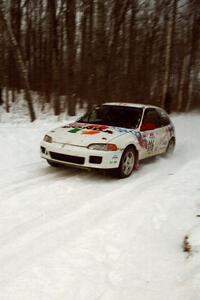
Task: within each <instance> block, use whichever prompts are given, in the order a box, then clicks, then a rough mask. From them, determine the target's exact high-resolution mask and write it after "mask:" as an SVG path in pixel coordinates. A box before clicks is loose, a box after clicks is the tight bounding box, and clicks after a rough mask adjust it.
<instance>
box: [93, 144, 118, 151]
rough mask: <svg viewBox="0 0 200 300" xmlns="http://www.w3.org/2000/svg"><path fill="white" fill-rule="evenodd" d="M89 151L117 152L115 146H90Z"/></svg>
mask: <svg viewBox="0 0 200 300" xmlns="http://www.w3.org/2000/svg"><path fill="white" fill-rule="evenodd" d="M88 149H91V150H102V151H117V146H116V145H115V144H90V145H89V146H88Z"/></svg>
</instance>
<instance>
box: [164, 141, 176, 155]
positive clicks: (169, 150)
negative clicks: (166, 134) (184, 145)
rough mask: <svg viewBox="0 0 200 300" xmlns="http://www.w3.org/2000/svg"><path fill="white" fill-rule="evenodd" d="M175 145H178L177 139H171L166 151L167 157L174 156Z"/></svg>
mask: <svg viewBox="0 0 200 300" xmlns="http://www.w3.org/2000/svg"><path fill="white" fill-rule="evenodd" d="M175 145H176V142H175V138H171V140H170V141H169V143H168V146H167V149H166V155H167V156H170V155H172V154H173V152H174V149H175Z"/></svg>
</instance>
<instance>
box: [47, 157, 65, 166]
mask: <svg viewBox="0 0 200 300" xmlns="http://www.w3.org/2000/svg"><path fill="white" fill-rule="evenodd" d="M47 163H48V164H49V165H50V166H51V167H54V168H60V167H62V165H61V164H59V163H57V162H55V161H52V160H49V159H47Z"/></svg>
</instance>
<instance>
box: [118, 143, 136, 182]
mask: <svg viewBox="0 0 200 300" xmlns="http://www.w3.org/2000/svg"><path fill="white" fill-rule="evenodd" d="M136 162H137V156H136V151H135V149H134V148H133V147H128V148H127V149H125V150H124V152H123V154H122V158H121V161H120V164H119V168H118V177H119V178H126V177H128V176H130V175H131V173H132V172H133V169H134V167H135V165H136Z"/></svg>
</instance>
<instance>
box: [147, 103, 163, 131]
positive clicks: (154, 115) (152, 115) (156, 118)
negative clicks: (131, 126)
mask: <svg viewBox="0 0 200 300" xmlns="http://www.w3.org/2000/svg"><path fill="white" fill-rule="evenodd" d="M146 124H154V125H155V128H159V127H161V126H160V114H159V113H158V112H157V110H156V109H154V108H147V109H146V110H145V112H144V117H143V122H142V125H144V126H145V125H146Z"/></svg>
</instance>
